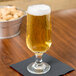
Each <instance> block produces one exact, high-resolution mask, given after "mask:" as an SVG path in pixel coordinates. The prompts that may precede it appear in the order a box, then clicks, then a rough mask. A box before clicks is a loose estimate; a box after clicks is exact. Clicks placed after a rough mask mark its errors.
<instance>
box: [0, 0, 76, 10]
mask: <svg viewBox="0 0 76 76" xmlns="http://www.w3.org/2000/svg"><path fill="white" fill-rule="evenodd" d="M40 3H45V4H48V5H50V6H51V7H52V10H54V11H55V10H61V9H70V8H76V0H0V5H15V6H17V7H20V8H23V9H25V10H26V9H27V7H28V6H29V5H32V4H40Z"/></svg>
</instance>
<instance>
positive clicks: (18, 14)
mask: <svg viewBox="0 0 76 76" xmlns="http://www.w3.org/2000/svg"><path fill="white" fill-rule="evenodd" d="M24 16H26V12H25V11H23V10H22V9H19V8H16V7H15V6H0V39H7V38H12V37H15V36H17V35H19V34H20V25H21V23H22V18H23V17H24Z"/></svg>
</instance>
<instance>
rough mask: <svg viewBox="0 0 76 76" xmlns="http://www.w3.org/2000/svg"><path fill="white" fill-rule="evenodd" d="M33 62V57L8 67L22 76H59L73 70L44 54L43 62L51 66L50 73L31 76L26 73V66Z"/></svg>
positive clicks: (32, 75) (31, 75)
mask: <svg viewBox="0 0 76 76" xmlns="http://www.w3.org/2000/svg"><path fill="white" fill-rule="evenodd" d="M34 61H35V56H33V57H31V58H29V59H27V60H24V61H21V62H19V63H16V64H12V65H10V67H12V68H13V69H15V70H16V71H18V72H19V73H20V74H22V75H23V76H61V75H64V74H66V73H68V72H71V71H73V70H74V69H73V68H72V67H70V66H68V65H67V64H65V63H63V62H61V61H59V60H57V59H56V58H54V57H52V56H49V55H47V54H44V55H43V61H44V62H47V63H48V64H49V65H50V66H51V69H50V71H49V72H47V73H46V74H41V75H36V74H31V73H29V72H28V71H27V66H28V64H30V63H31V62H34Z"/></svg>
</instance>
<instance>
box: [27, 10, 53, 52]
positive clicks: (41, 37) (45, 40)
mask: <svg viewBox="0 0 76 76" xmlns="http://www.w3.org/2000/svg"><path fill="white" fill-rule="evenodd" d="M32 10H33V9H32ZM46 12H47V11H46ZM50 19H51V17H50V12H49V13H48V12H47V13H44V12H43V13H39V14H36V13H35V12H34V13H33V14H32V13H29V12H27V35H26V43H27V46H28V48H29V49H30V50H32V51H33V52H34V53H44V52H46V51H47V50H48V49H49V47H50V46H51V43H52V41H51V21H50Z"/></svg>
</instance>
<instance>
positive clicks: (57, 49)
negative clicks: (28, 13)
mask: <svg viewBox="0 0 76 76" xmlns="http://www.w3.org/2000/svg"><path fill="white" fill-rule="evenodd" d="M52 41H53V44H52V46H51V47H50V49H49V50H48V52H47V54H49V55H51V56H53V57H55V58H57V59H58V60H60V61H62V62H64V63H66V64H68V65H70V66H72V67H73V68H74V69H76V9H69V10H62V11H56V12H52ZM33 55H34V54H33V53H32V52H31V51H30V50H29V49H28V48H27V46H26V17H25V18H24V19H23V22H22V25H21V34H20V35H19V36H17V37H14V38H11V39H4V40H0V76H21V75H20V74H19V73H17V72H16V71H14V70H13V69H11V68H10V67H9V65H11V64H14V63H17V62H20V61H22V60H25V59H27V58H29V57H32V56H33ZM26 76H27V75H26ZM65 76H76V71H73V72H71V73H68V74H66V75H65Z"/></svg>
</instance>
